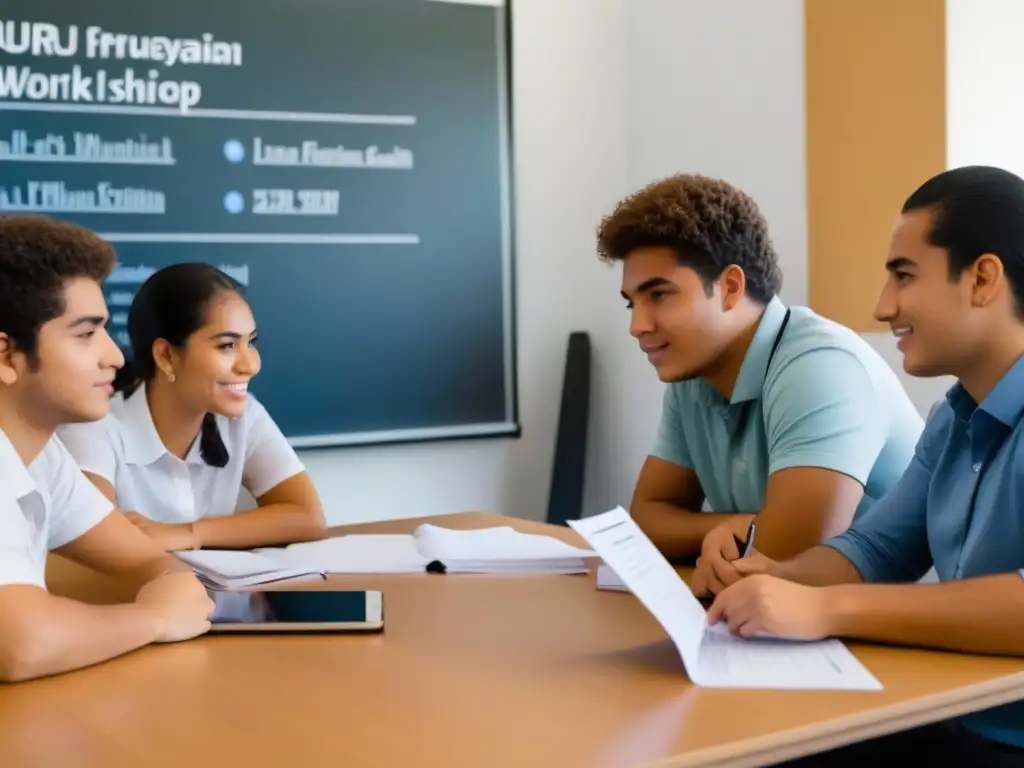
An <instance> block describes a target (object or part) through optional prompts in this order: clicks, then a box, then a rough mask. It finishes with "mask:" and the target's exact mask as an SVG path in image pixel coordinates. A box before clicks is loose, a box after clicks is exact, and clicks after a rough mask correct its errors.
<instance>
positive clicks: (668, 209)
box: [597, 174, 782, 304]
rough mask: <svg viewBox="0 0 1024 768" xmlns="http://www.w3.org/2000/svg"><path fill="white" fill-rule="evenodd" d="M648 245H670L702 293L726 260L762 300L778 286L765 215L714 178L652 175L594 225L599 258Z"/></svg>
mask: <svg viewBox="0 0 1024 768" xmlns="http://www.w3.org/2000/svg"><path fill="white" fill-rule="evenodd" d="M654 246H665V247H669V248H671V249H672V250H673V251H675V253H676V258H677V259H678V260H679V263H680V264H682V265H684V266H687V267H689V268H690V269H692V270H693V271H694V272H696V273H697V274H698V275H699V276H700V278H701V280H702V282H703V283H704V287H705V289H706V290H707V291H708V292H709V293H710V291H711V285H712V283H713V282H714V280H715V279H716V278H718V276H719V275H721V274H722V272H723V271H724V270H725V268H726V267H728V266H729V265H731V264H735V265H736V266H738V267H740V268H741V269H742V270H743V272H744V274H745V275H746V278H747V295H748V296H750V298H752V299H754V300H755V301H757V302H759V303H761V304H766V303H768V302H769V301H770V300H771V299H772V298H773V297H774V296H775V295H776V294H778V292H779V291H780V290H781V288H782V272H781V270H780V269H779V264H778V259H777V257H776V255H775V249H774V248H773V247H772V242H771V239H770V238H769V236H768V223H767V222H766V221H765V219H764V216H763V215H762V214H761V211H760V209H759V208H758V207H757V203H755V202H754V200H753V199H752V198H751V197H750V196H749V195H747V194H745V193H744V192H741V191H740V190H738V189H736V188H735V187H733V186H731V185H729V184H727V183H726V182H724V181H722V180H720V179H713V178H709V177H707V176H701V175H698V174H678V175H676V176H670V177H668V178H666V179H662V180H660V181H656V182H654V183H653V184H650V185H648V186H646V187H644V188H643V189H641V190H640V191H638V192H635V193H634V194H632V195H630V196H629V197H627V198H626V199H625V200H623V201H621V202H620V203H619V204H618V205H617V206H616V207H615V210H614V211H613V212H612V213H611V214H610V215H608V216H606V217H604V219H602V221H601V225H600V226H599V227H598V231H597V252H598V255H599V256H600V257H601V258H602V259H603V260H605V261H614V260H622V259H625V258H626V257H627V256H628V255H629V254H630V252H631V251H633V250H635V249H637V248H644V247H654Z"/></svg>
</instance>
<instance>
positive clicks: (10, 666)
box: [0, 524, 160, 682]
mask: <svg viewBox="0 0 1024 768" xmlns="http://www.w3.org/2000/svg"><path fill="white" fill-rule="evenodd" d="M129 525H130V524H129ZM159 628H160V624H159V621H158V618H157V617H156V616H155V615H154V614H153V613H152V612H151V611H148V610H147V609H146V608H144V607H143V606H140V605H136V604H134V603H124V604H120V605H88V604H86V603H80V602H77V601H75V600H69V599H67V598H63V597H56V596H54V595H51V594H49V593H47V592H46V591H45V590H44V589H42V588H40V587H38V586H33V585H29V584H9V585H6V586H2V587H0V681H3V682H18V681H21V680H28V679H32V678H36V677H43V676H46V675H55V674H59V673H61V672H68V671H70V670H73V669H79V668H81V667H86V666H90V665H92V664H97V663H99V662H102V661H106V660H108V659H112V658H114V657H115V656H120V655H122V654H124V653H128V652H129V651H133V650H135V649H136V648H140V647H142V646H144V645H148V644H149V643H151V642H153V641H154V640H156V639H157V637H158V636H159V631H160V629H159Z"/></svg>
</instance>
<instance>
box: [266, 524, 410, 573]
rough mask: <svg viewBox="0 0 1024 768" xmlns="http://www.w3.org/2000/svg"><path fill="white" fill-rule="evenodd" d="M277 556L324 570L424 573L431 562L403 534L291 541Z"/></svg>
mask: <svg viewBox="0 0 1024 768" xmlns="http://www.w3.org/2000/svg"><path fill="white" fill-rule="evenodd" d="M274 558H275V559H276V560H278V561H279V562H282V563H285V564H287V565H292V566H301V567H306V568H316V569H317V570H319V571H323V572H324V573H423V572H425V570H426V568H427V564H428V563H429V562H430V560H428V559H427V558H426V557H424V556H423V555H422V554H421V553H420V551H419V550H418V549H417V548H416V540H415V539H413V537H412V536H410V535H408V534H400V533H366V534H361V533H360V534H357V533H353V534H349V535H347V536H335V537H334V538H330V539H322V540H321V541H310V542H303V543H301V544H292V545H290V546H288V547H285V549H284V550H283V551H278V552H275V553H274Z"/></svg>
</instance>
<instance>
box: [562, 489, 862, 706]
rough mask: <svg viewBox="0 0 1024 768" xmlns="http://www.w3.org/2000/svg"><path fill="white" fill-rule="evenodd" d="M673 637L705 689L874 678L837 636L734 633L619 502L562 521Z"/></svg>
mask: <svg viewBox="0 0 1024 768" xmlns="http://www.w3.org/2000/svg"><path fill="white" fill-rule="evenodd" d="M568 522H569V525H570V526H571V527H572V528H573V529H574V530H575V531H577V532H578V533H579V534H580V535H581V536H582V537H583V538H584V539H586V540H587V543H589V544H590V546H592V547H593V548H594V549H595V550H596V551H597V553H598V554H599V555H600V556H601V557H602V558H603V560H604V562H605V563H607V564H608V565H609V566H610V567H611V568H612V569H614V571H615V573H617V574H618V576H619V578H620V579H622V581H623V583H624V584H625V585H626V586H627V587H628V588H629V590H630V591H631V592H632V593H633V594H634V595H635V596H636V597H637V598H638V599H639V600H640V601H641V602H642V603H643V604H644V606H645V607H646V608H647V610H649V611H650V612H651V615H653V616H654V618H655V619H657V620H658V622H659V623H660V624H661V626H662V627H663V628H664V629H665V631H666V632H667V633H668V636H669V637H670V638H671V639H672V642H673V643H675V646H676V648H677V649H678V650H679V654H680V656H682V659H683V666H684V667H685V668H686V672H687V674H688V675H689V676H690V679H691V680H692V681H693V682H694V683H696V684H697V685H704V686H708V687H713V688H778V689H810V690H825V689H829V690H858V691H877V690H881V689H882V685H881V683H879V682H878V680H877V679H876V678H875V677H874V676H873V675H872V674H871V673H870V672H869V671H868V670H867V669H866V668H865V667H864V665H863V664H861V663H860V661H859V660H858V659H857V658H856V657H855V656H854V655H853V654H852V653H851V652H850V650H849V649H848V648H847V647H846V646H845V645H843V644H842V643H841V642H839V641H838V640H834V639H830V640H823V641H818V642H794V641H791V640H782V639H778V638H770V637H758V638H750V639H746V638H740V637H735V636H733V635H730V634H729V633H728V631H727V630H726V629H725V627H724V626H721V625H716V626H714V627H709V626H708V623H707V613H706V612H705V611H704V608H703V606H701V604H700V602H699V601H698V600H697V598H696V597H694V595H693V593H692V592H691V591H690V588H689V587H688V586H687V585H686V582H684V581H683V580H682V579H681V578H679V575H678V574H677V573H676V572H675V569H674V568H673V567H672V566H671V564H669V562H668V561H667V560H666V559H665V557H664V556H663V555H662V554H661V553H660V552H659V551H658V550H657V548H656V547H655V546H654V544H653V543H652V542H651V540H650V539H649V538H647V536H646V535H645V534H644V532H643V531H641V530H640V528H639V526H637V524H636V522H634V520H633V518H631V517H630V516H629V513H628V512H626V510H624V509H623V508H622V507H617V508H616V509H613V510H611V511H610V512H605V513H604V514H601V515H595V516H593V517H586V518H583V519H582V520H570V521H568Z"/></svg>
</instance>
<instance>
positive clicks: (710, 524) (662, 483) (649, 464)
mask: <svg viewBox="0 0 1024 768" xmlns="http://www.w3.org/2000/svg"><path fill="white" fill-rule="evenodd" d="M703 503H704V493H703V491H702V490H701V487H700V481H699V480H698V479H697V473H696V472H694V471H693V470H692V469H690V468H689V467H685V466H680V465H678V464H674V463H672V462H670V461H666V460H665V459H661V458H658V457H656V456H648V457H647V460H646V461H645V462H644V465H643V468H642V469H641V470H640V477H639V479H638V480H637V484H636V490H635V491H634V493H633V500H632V502H631V503H630V514H631V516H632V517H633V519H634V520H635V521H636V524H637V525H638V526H639V527H640V529H641V530H643V532H644V533H645V534H647V536H648V538H650V540H651V541H652V542H653V543H654V545H655V546H656V547H657V548H658V549H659V550H660V551H661V552H662V554H664V555H665V557H666V558H668V559H669V560H682V559H692V558H695V557H697V556H698V555H699V554H700V547H701V543H702V542H703V541H704V537H705V536H706V535H707V533H708V532H709V531H711V530H713V529H714V528H715V527H716V526H718V525H720V524H722V523H723V522H726V521H730V522H731V524H732V525H734V526H735V529H736V532H737V534H736V535H737V536H743V535H745V531H746V528H747V527H748V526H749V525H750V520H751V519H752V517H753V516H752V515H723V514H718V513H708V512H701V511H700V507H701V505H702V504H703Z"/></svg>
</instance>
